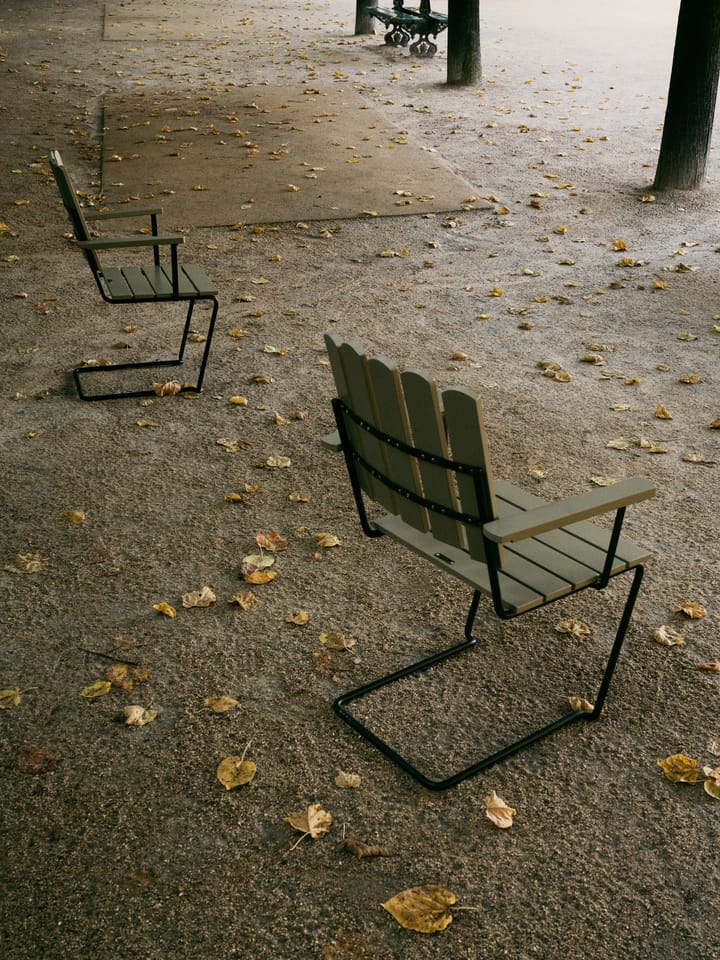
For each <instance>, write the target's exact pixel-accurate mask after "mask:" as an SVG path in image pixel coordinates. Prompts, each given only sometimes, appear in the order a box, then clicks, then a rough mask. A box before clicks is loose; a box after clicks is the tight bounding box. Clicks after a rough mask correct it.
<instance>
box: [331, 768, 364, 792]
mask: <svg viewBox="0 0 720 960" xmlns="http://www.w3.org/2000/svg"><path fill="white" fill-rule="evenodd" d="M361 782H362V780H361V778H360V775H359V774H358V773H344V772H343V771H342V770H338V772H337V773H336V774H335V786H336V787H340V788H341V789H343V790H345V789H357V788H358V787H359V786H360V784H361Z"/></svg>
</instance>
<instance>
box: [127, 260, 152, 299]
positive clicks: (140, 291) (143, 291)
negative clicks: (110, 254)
mask: <svg viewBox="0 0 720 960" xmlns="http://www.w3.org/2000/svg"><path fill="white" fill-rule="evenodd" d="M121 270H122V275H123V277H125V282H126V283H127V285H128V286H129V287H130V289H131V290H132V292H133V296H134V297H152V296H154V295H155V291H154V290H153V288H152V286H151V284H150V283H149V281H148V279H147V277H146V276H145V274H144V273H143V271H142V269H141V267H122V268H121Z"/></svg>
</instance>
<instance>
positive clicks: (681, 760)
mask: <svg viewBox="0 0 720 960" xmlns="http://www.w3.org/2000/svg"><path fill="white" fill-rule="evenodd" d="M657 765H658V766H659V767H660V768H661V770H662V772H663V773H664V774H665V778H666V779H667V780H670V781H672V783H697V782H698V779H699V777H700V772H699V770H698V768H697V760H692V759H691V758H690V757H686V756H685V755H684V754H682V753H674V754H673V755H672V756H670V757H666V758H665V760H658V761H657Z"/></svg>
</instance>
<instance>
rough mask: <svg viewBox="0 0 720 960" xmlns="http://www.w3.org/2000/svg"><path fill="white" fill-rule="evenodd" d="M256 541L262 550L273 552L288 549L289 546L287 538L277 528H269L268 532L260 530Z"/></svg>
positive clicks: (256, 535)
mask: <svg viewBox="0 0 720 960" xmlns="http://www.w3.org/2000/svg"><path fill="white" fill-rule="evenodd" d="M255 541H256V543H257V545H258V546H259V547H260V549H261V550H270V551H271V553H275V552H276V551H278V550H287V548H288V541H287V539H286V538H285V537H283V536H282V534H280V533H278V531H277V530H268V532H267V533H264V532H263V531H262V530H259V531H258V532H257V533H256V534H255Z"/></svg>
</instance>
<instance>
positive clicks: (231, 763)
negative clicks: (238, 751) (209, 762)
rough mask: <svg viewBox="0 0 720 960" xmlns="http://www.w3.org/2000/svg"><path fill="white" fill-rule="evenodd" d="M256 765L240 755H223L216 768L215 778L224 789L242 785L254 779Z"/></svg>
mask: <svg viewBox="0 0 720 960" xmlns="http://www.w3.org/2000/svg"><path fill="white" fill-rule="evenodd" d="M256 772H257V767H256V766H255V764H254V763H253V762H252V760H245V754H243V756H242V757H225V759H224V760H223V761H221V763H220V764H219V766H218V768H217V778H218V780H219V781H220V783H221V784H222V785H223V786H224V787H225V789H226V790H233V789H234V788H235V787H242V786H243V785H244V784H246V783H250V781H251V780H253V779H254V777H255V773H256Z"/></svg>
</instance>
